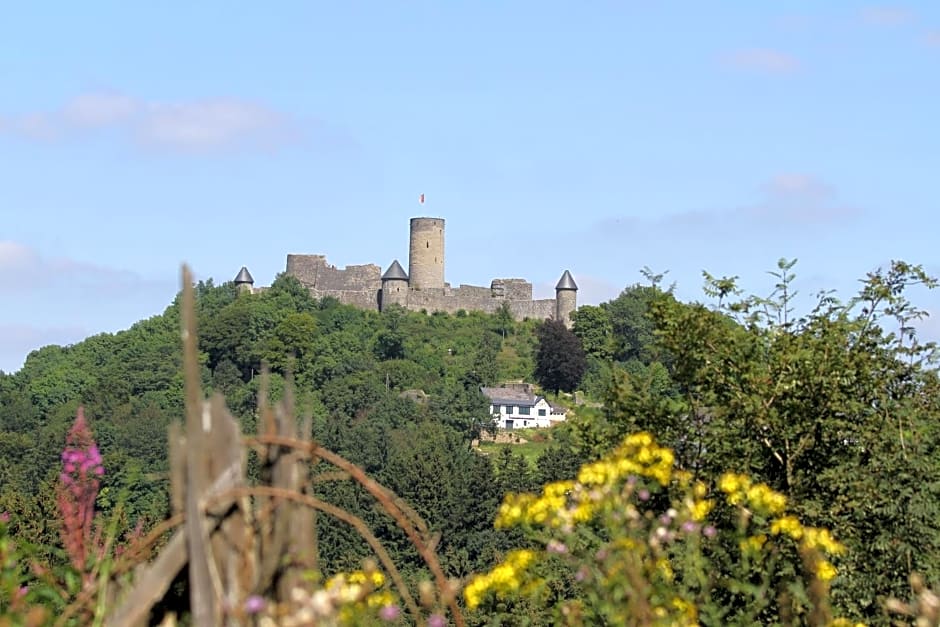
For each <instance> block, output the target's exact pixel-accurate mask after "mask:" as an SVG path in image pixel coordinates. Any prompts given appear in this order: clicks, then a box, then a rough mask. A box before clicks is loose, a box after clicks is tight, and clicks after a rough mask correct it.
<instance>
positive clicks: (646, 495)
mask: <svg viewBox="0 0 940 627" xmlns="http://www.w3.org/2000/svg"><path fill="white" fill-rule="evenodd" d="M636 498H638V499H640V500H641V501H648V500H650V491H649V490H647V489H646V488H643V489H642V490H640V491H639V492H637V493H636Z"/></svg>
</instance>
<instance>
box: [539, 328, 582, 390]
mask: <svg viewBox="0 0 940 627" xmlns="http://www.w3.org/2000/svg"><path fill="white" fill-rule="evenodd" d="M535 333H536V335H537V336H538V339H539V346H538V350H537V351H536V353H535V379H536V380H537V381H538V382H539V383H540V384H541V385H542V387H543V388H545V389H546V390H552V391H553V392H555V394H558V392H559V391H562V390H564V391H565V392H574V391H575V390H576V389H577V388H578V385H580V383H581V378H582V377H583V376H584V371H585V369H586V368H587V360H586V358H585V356H584V349H583V348H582V347H581V340H580V339H579V338H578V336H577V335H575V334H574V333H572V332H571V331H569V330H568V328H567V327H566V326H565V324H564V323H563V322H561V321H560V320H546V321H544V322H543V323H542V324H540V325H539V326H538V327H537V328H536V330H535Z"/></svg>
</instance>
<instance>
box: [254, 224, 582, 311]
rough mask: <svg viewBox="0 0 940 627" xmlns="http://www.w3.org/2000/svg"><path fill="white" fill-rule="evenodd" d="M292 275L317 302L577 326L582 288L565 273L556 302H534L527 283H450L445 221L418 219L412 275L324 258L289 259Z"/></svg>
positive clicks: (410, 265) (414, 229)
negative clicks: (574, 316)
mask: <svg viewBox="0 0 940 627" xmlns="http://www.w3.org/2000/svg"><path fill="white" fill-rule="evenodd" d="M286 272H287V274H288V275H290V276H293V277H295V278H297V280H299V281H300V282H301V283H302V284H303V285H304V286H305V287H306V288H307V289H309V290H310V293H311V295H313V296H314V297H315V298H323V297H324V296H332V297H334V298H336V299H337V300H339V301H340V302H341V303H345V304H349V305H355V306H356V307H361V308H363V309H374V310H377V311H382V310H384V309H386V308H387V307H389V306H391V305H400V306H401V307H404V308H405V309H410V310H413V311H421V310H425V311H428V312H433V311H445V312H448V313H456V312H457V311H458V310H461V309H463V310H466V311H484V312H487V313H495V312H496V311H497V310H498V309H499V308H500V307H501V306H502V305H503V304H504V303H505V304H506V305H507V306H508V307H509V311H510V312H511V313H512V315H513V317H514V318H515V319H517V320H522V319H524V318H533V319H539V320H545V319H548V318H553V319H555V320H561V321H562V322H564V323H565V324H566V325H569V326H570V324H571V313H572V312H573V311H574V310H575V309H577V306H578V304H577V295H578V286H577V284H576V283H575V282H574V278H573V277H572V276H571V273H570V272H568V271H567V270H565V272H564V273H563V274H562V275H561V279H560V280H559V281H558V284H557V285H556V286H555V298H546V299H541V300H533V299H532V284H531V283H529V282H528V281H525V280H523V279H493V281H492V282H491V283H490V286H489V287H480V286H476V285H460V287H451V285H450V283H446V282H445V281H444V220H443V219H442V218H412V219H411V241H410V248H409V251H408V272H407V273H406V272H405V269H404V268H402V266H401V264H400V263H398V260H397V259H396V260H394V261H393V262H392V263H391V265H390V266H389V267H388V269H387V270H386V271H385V272H384V273H382V269H381V268H380V267H379V266H377V265H374V264H366V265H361V266H346V267H345V268H343V269H339V268H337V267H336V266H332V265H330V264H329V263H327V261H326V256H324V255H287V269H286ZM253 283H254V280H253V279H252V278H251V274H250V273H249V272H248V270H247V269H246V268H242V270H241V272H239V273H238V276H237V277H236V278H235V284H236V285H237V286H239V287H240V288H247V289H252V286H253Z"/></svg>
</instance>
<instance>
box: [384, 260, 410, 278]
mask: <svg viewBox="0 0 940 627" xmlns="http://www.w3.org/2000/svg"><path fill="white" fill-rule="evenodd" d="M389 279H404V280H405V281H407V280H408V274H407V273H406V272H405V269H404V268H402V267H401V264H400V263H398V260H397V259H396V260H395V261H393V262H392V265H390V266H389V267H388V270H386V271H385V274H383V275H382V280H383V281H386V280H389Z"/></svg>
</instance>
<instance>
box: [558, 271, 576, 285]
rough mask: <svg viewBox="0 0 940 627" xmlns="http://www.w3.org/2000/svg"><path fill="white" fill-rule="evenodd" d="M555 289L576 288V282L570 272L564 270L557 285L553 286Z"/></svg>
mask: <svg viewBox="0 0 940 627" xmlns="http://www.w3.org/2000/svg"><path fill="white" fill-rule="evenodd" d="M555 289H556V290H577V289H578V284H577V283H575V282H574V277H573V276H571V273H570V272H568V271H567V270H565V273H564V274H563V275H561V278H560V279H558V285H556V286H555Z"/></svg>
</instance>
